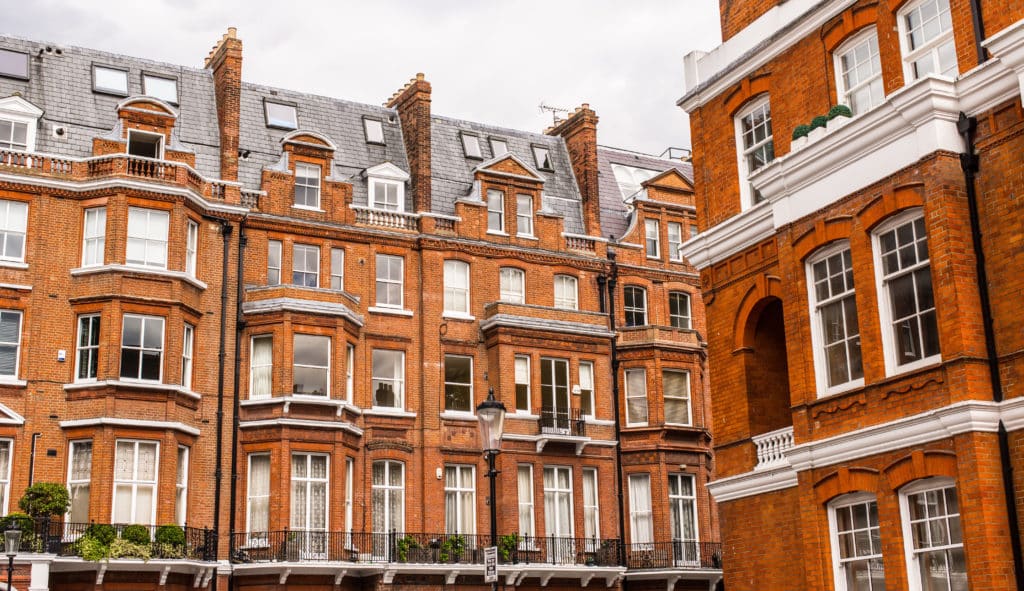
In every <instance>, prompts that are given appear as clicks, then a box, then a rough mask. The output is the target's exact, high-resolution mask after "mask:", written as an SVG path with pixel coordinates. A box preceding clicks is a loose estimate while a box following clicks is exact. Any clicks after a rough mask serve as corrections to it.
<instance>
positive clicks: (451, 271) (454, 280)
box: [444, 259, 470, 316]
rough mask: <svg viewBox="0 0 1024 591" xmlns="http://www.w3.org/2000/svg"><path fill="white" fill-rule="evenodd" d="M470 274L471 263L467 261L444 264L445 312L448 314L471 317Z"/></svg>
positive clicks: (451, 261)
mask: <svg viewBox="0 0 1024 591" xmlns="http://www.w3.org/2000/svg"><path fill="white" fill-rule="evenodd" d="M469 272H470V268H469V263H467V262H466V261H460V260H457V259H449V260H447V261H445V262H444V311H445V313H446V314H455V315H459V316H468V315H469V309H470V299H469V298H470V292H469V287H470V285H469V283H470V278H469ZM460 275H461V276H460Z"/></svg>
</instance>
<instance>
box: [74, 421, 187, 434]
mask: <svg viewBox="0 0 1024 591" xmlns="http://www.w3.org/2000/svg"><path fill="white" fill-rule="evenodd" d="M58 425H60V428H61V429H73V428H75V427H102V426H111V427H130V428H134V429H162V430H165V431H179V432H181V433H185V434H188V435H195V436H197V437H198V436H199V429H196V428H195V427H190V426H188V425H186V424H185V423H181V422H178V421H148V420H142V419H138V420H136V419H116V418H110V417H98V418H94V419H71V420H67V421H61V422H60V423H58Z"/></svg>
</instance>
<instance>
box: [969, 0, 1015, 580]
mask: <svg viewBox="0 0 1024 591" xmlns="http://www.w3.org/2000/svg"><path fill="white" fill-rule="evenodd" d="M971 4H972V8H973V5H974V1H972V3H971ZM975 30H976V31H977V29H975ZM977 130H978V119H977V117H968V116H967V115H965V114H964V113H960V119H959V120H958V121H957V131H959V132H960V135H961V136H962V137H963V139H964V145H965V147H966V151H965V152H964V153H962V154H960V168H961V169H962V170H963V173H964V185H965V186H966V190H967V209H968V211H969V213H970V219H971V236H972V241H973V247H974V258H975V261H976V263H975V265H976V269H975V273H976V275H977V279H978V296H979V299H980V300H981V320H982V326H983V327H984V329H985V352H986V354H987V358H988V371H989V377H990V379H991V380H992V399H993V400H994V401H995V402H1002V401H1003V397H1004V394H1003V381H1002V379H1001V378H1000V376H999V353H998V351H997V350H996V335H995V328H994V326H993V320H992V302H991V299H990V296H989V291H988V272H987V270H986V267H985V249H984V245H983V244H982V240H981V222H980V216H979V214H978V194H977V189H976V187H975V178H976V177H975V175H976V174H977V172H978V170H979V161H978V155H977V154H976V153H975V151H976V150H975V146H974V139H975V135H976V133H977ZM998 437H999V462H1000V464H1001V466H1002V476H1003V494H1004V495H1005V496H1006V512H1007V518H1008V520H1009V522H1010V523H1009V524H1008V525H1009V534H1010V548H1011V550H1012V552H1013V576H1014V579H1015V580H1016V583H1017V585H1016V586H1017V589H1024V587H1022V585H1024V558H1022V555H1021V543H1020V526H1019V524H1018V522H1017V499H1016V494H1015V492H1014V486H1013V466H1012V465H1011V464H1010V437H1009V434H1008V433H1007V432H1006V425H1005V424H1003V421H1002V420H1000V421H999V433H998Z"/></svg>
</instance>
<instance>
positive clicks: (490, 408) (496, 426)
mask: <svg viewBox="0 0 1024 591" xmlns="http://www.w3.org/2000/svg"><path fill="white" fill-rule="evenodd" d="M476 417H477V420H478V421H479V422H480V447H482V448H483V449H484V455H486V456H487V478H490V480H491V499H490V503H489V504H490V506H491V545H492V546H497V545H498V507H497V503H496V501H495V494H496V491H495V483H494V482H495V479H496V478H497V476H498V471H497V470H495V469H494V458H495V456H497V455H498V454H499V453H501V433H502V431H504V429H505V405H504V404H502V403H501V402H498V401H497V400H495V399H494V388H488V390H487V400H484V401H483V402H481V403H480V405H479V406H477V407H476ZM497 588H498V584H497V583H491V589H497Z"/></svg>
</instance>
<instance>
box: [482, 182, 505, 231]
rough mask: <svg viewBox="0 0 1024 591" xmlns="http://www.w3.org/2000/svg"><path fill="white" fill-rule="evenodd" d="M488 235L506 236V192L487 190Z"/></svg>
mask: <svg viewBox="0 0 1024 591" xmlns="http://www.w3.org/2000/svg"><path fill="white" fill-rule="evenodd" d="M487 233H488V234H505V233H506V232H505V192H504V191H502V190H500V189H487Z"/></svg>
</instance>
